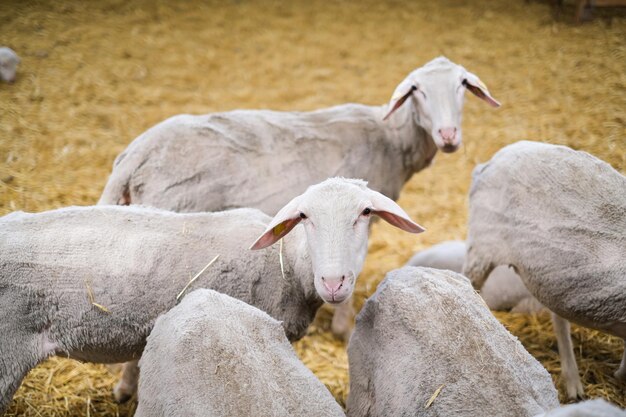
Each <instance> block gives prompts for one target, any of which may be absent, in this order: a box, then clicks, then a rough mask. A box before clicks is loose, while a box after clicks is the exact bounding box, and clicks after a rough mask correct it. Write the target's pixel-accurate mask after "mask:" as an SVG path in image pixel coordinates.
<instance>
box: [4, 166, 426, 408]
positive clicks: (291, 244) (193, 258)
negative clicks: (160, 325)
mask: <svg viewBox="0 0 626 417" xmlns="http://www.w3.org/2000/svg"><path fill="white" fill-rule="evenodd" d="M373 215H378V216H380V217H382V218H383V219H385V220H387V221H388V222H390V223H391V224H394V225H396V226H398V227H400V228H402V229H404V230H407V231H410V232H419V231H422V230H423V229H422V228H421V227H420V226H418V225H417V224H415V223H413V222H412V221H411V220H410V219H409V217H408V216H407V215H406V213H405V212H404V211H403V210H402V209H401V208H400V207H399V206H398V205H397V204H396V203H395V202H393V201H392V200H390V199H389V198H387V197H385V196H383V195H382V194H380V193H378V192H375V191H372V190H370V189H368V188H367V187H366V183H365V182H363V181H360V180H347V179H341V178H334V179H329V180H327V181H324V182H323V183H321V184H317V185H315V186H311V187H309V189H307V191H306V192H305V193H304V194H302V195H300V196H298V197H296V198H295V199H293V200H292V201H291V202H289V203H288V204H287V205H286V206H285V207H284V208H283V209H281V210H280V211H279V213H278V214H277V215H276V216H275V217H274V218H273V219H270V217H268V216H267V215H265V214H263V213H262V212H260V211H259V210H256V209H236V210H230V211H224V212H219V213H186V214H183V213H172V212H166V211H162V210H158V209H152V208H146V207H139V206H137V207H119V206H94V207H70V208H64V209H59V210H53V211H48V212H44V213H39V214H27V213H22V212H18V213H13V214H10V215H8V216H5V217H2V218H0V334H2V335H3V336H2V337H1V338H0V352H2V360H0V414H1V412H2V410H4V408H5V407H6V406H7V404H8V402H9V401H10V399H11V397H12V395H13V393H14V392H15V390H16V389H17V387H18V386H19V384H20V381H21V380H22V379H23V377H24V376H25V375H26V373H27V372H28V371H29V370H30V369H31V368H32V367H34V366H35V365H37V363H39V362H41V361H42V360H44V359H45V358H47V357H49V356H50V355H54V354H58V355H63V356H68V357H73V358H76V359H80V360H84V361H91V362H104V363H106V362H109V363H110V362H123V361H129V360H133V359H137V358H138V357H139V356H140V355H141V351H142V349H143V347H144V344H145V338H146V337H147V335H148V333H149V332H150V329H151V328H152V325H153V323H154V320H155V319H156V317H157V316H158V315H159V314H161V313H163V312H165V311H167V310H168V309H170V308H171V307H173V306H174V305H175V303H176V300H177V294H182V293H183V292H184V291H183V290H184V288H185V286H186V284H187V283H189V282H191V281H192V278H195V277H197V279H196V280H195V281H194V282H193V284H191V285H190V287H189V290H191V289H194V288H198V287H204V288H211V289H214V290H217V291H220V292H223V293H225V294H228V295H230V296H232V297H235V298H239V299H241V300H242V301H245V302H247V303H249V304H252V305H254V306H256V307H258V308H260V309H261V310H263V311H266V312H267V313H268V314H270V315H271V316H272V317H274V318H275V319H277V320H281V321H283V325H284V327H285V331H286V334H287V337H288V338H289V339H291V340H295V339H298V338H300V337H302V336H303V335H304V333H305V331H306V328H307V327H308V325H309V324H310V323H311V321H312V320H313V318H314V316H315V312H316V310H317V309H318V308H319V306H320V305H321V304H322V302H323V300H327V301H329V302H331V303H339V302H341V301H344V300H345V299H346V298H347V297H349V296H350V294H351V293H352V290H353V288H354V282H355V280H356V278H357V276H358V274H359V273H360V271H361V268H362V265H363V261H364V259H365V256H366V254H367V239H368V223H369V221H370V217H371V216H373ZM299 223H302V225H303V227H298V228H295V229H294V227H295V226H296V225H297V224H299ZM292 229H293V232H292V233H291V234H289V235H288V236H286V235H287V233H289V231H291V230H292ZM259 235H260V237H259V238H258V240H257V241H256V242H255V243H254V246H253V248H254V249H260V248H263V247H266V246H269V245H271V244H272V243H274V242H277V241H278V240H280V239H282V238H283V237H284V239H283V243H282V244H281V245H274V247H273V248H271V249H270V250H266V251H252V252H251V251H249V250H248V248H249V246H250V243H252V242H253V241H254V238H256V237H258V236H259ZM281 247H282V252H281V250H280V248H281ZM218 255H219V257H218V258H217V259H214V258H215V257H216V256H218ZM211 260H214V262H213V263H212V264H211V265H209V263H210V262H209V261H211ZM205 266H208V267H206V268H204V267H205ZM204 269H206V270H204ZM198 272H202V273H201V274H199V275H198V276H194V275H195V274H197V273H198ZM318 294H319V295H318ZM320 296H321V297H320ZM128 368H129V369H128V370H127V372H126V373H127V374H128V375H125V378H126V379H124V380H123V381H122V382H121V383H120V386H119V387H118V390H117V392H116V395H117V396H118V399H121V398H123V397H125V396H126V397H127V396H129V395H131V393H132V392H133V391H134V389H135V387H136V379H133V376H134V377H135V378H136V372H134V375H133V366H132V365H131V366H129V367H128Z"/></svg>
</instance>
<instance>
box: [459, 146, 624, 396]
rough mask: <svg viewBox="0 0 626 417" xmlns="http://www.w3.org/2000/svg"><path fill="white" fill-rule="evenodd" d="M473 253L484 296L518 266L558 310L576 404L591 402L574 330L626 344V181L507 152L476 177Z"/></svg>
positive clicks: (569, 154)
mask: <svg viewBox="0 0 626 417" xmlns="http://www.w3.org/2000/svg"><path fill="white" fill-rule="evenodd" d="M467 244H468V251H467V258H466V260H465V265H464V268H463V269H464V272H465V274H466V275H467V277H469V278H470V280H472V282H473V283H474V284H475V286H476V287H477V288H480V287H481V285H482V284H483V282H484V280H485V278H486V277H487V276H488V275H489V273H490V272H491V270H492V269H493V268H494V266H495V265H501V264H507V265H512V266H513V267H514V268H515V270H516V272H517V273H518V274H519V275H520V276H521V278H522V280H523V281H524V284H525V285H526V288H528V290H529V291H530V292H531V293H532V294H533V296H535V297H536V298H537V299H538V300H539V301H540V302H541V303H542V304H543V305H545V306H546V308H548V309H550V311H551V312H552V320H553V323H554V328H555V332H556V336H557V342H558V346H559V354H560V357H561V368H562V375H563V376H564V378H565V383H566V387H567V393H568V396H569V397H570V398H575V397H577V396H583V393H584V392H583V387H582V384H581V382H580V377H579V375H578V368H577V366H576V360H575V358H574V352H573V349H572V341H571V337H570V332H569V322H568V320H569V321H572V322H574V323H577V324H579V325H582V326H586V327H591V328H594V329H597V330H601V331H604V332H606V333H609V334H612V335H614V336H617V337H620V338H623V339H625V340H626V177H624V176H623V175H621V174H620V173H619V172H617V171H615V170H614V169H613V168H611V166H610V165H608V164H607V163H605V162H603V161H601V160H599V159H597V158H594V157H593V156H591V155H589V154H588V153H585V152H578V151H574V150H572V149H569V148H567V147H565V146H555V145H549V144H544V143H537V142H527V141H523V142H518V143H516V144H513V145H510V146H507V147H505V148H503V149H502V150H500V151H499V152H498V153H496V155H494V157H493V158H492V159H491V160H490V161H489V162H487V163H485V164H482V165H479V166H478V167H476V169H475V170H474V173H473V181H472V187H471V191H470V217H469V227H468V240H467ZM625 343H626V342H625ZM615 375H616V377H618V378H620V379H622V380H626V352H625V353H624V358H623V360H622V363H621V366H620V367H619V369H618V370H617V372H616V373H615Z"/></svg>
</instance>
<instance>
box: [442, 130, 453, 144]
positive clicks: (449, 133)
mask: <svg viewBox="0 0 626 417" xmlns="http://www.w3.org/2000/svg"><path fill="white" fill-rule="evenodd" d="M439 135H441V139H442V140H443V143H445V144H449V145H452V144H454V138H455V137H456V127H446V128H444V129H439Z"/></svg>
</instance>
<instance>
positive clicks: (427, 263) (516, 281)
mask: <svg viewBox="0 0 626 417" xmlns="http://www.w3.org/2000/svg"><path fill="white" fill-rule="evenodd" d="M465 252H466V246H465V242H464V241H462V240H449V241H446V242H441V243H438V244H436V245H434V246H432V247H430V248H428V249H424V250H423V251H420V252H418V253H416V254H415V255H413V257H412V258H411V259H410V260H409V261H408V262H407V266H424V267H427V268H437V269H447V270H449V271H454V272H458V273H461V272H463V262H464V260H465ZM480 295H481V296H482V297H483V299H484V300H485V302H486V303H487V305H488V306H489V308H490V309H492V310H511V311H513V312H516V313H536V312H539V311H541V310H542V309H543V307H542V306H541V304H540V303H539V302H538V301H537V300H536V299H535V298H534V297H533V296H532V295H531V294H530V293H529V292H528V290H527V289H526V287H525V286H524V283H523V282H522V280H521V278H520V277H519V276H518V275H517V274H516V273H515V271H513V269H512V268H509V267H508V266H506V265H500V266H497V267H496V268H494V270H493V271H492V272H491V274H489V278H487V281H486V282H485V285H484V286H483V287H482V289H481V290H480Z"/></svg>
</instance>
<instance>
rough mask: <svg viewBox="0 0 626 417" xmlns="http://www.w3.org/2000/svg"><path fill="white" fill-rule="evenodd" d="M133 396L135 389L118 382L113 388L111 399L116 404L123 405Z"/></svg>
mask: <svg viewBox="0 0 626 417" xmlns="http://www.w3.org/2000/svg"><path fill="white" fill-rule="evenodd" d="M134 394H135V389H134V387H132V386H129V385H128V384H126V383H124V382H123V381H120V382H119V383H118V384H117V385H116V386H115V388H113V397H114V398H115V402H116V403H118V404H124V403H125V402H127V401H128V400H130V399H131V398H133V395H134Z"/></svg>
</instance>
